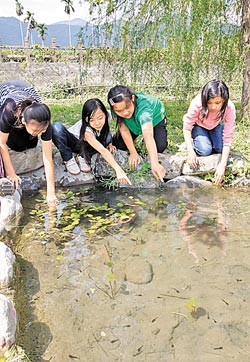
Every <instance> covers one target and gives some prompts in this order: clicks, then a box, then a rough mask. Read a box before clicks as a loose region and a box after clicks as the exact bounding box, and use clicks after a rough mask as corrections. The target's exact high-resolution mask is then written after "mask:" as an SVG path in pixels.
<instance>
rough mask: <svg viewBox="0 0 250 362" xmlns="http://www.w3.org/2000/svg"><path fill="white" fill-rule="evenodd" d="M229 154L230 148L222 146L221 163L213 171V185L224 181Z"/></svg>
mask: <svg viewBox="0 0 250 362" xmlns="http://www.w3.org/2000/svg"><path fill="white" fill-rule="evenodd" d="M229 153H230V146H223V149H222V155H221V161H220V163H219V165H218V167H217V169H216V171H215V183H216V185H220V184H221V182H222V181H223V179H224V176H225V171H226V167H227V160H228V157H229Z"/></svg>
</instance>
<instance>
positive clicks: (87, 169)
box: [77, 156, 91, 172]
mask: <svg viewBox="0 0 250 362" xmlns="http://www.w3.org/2000/svg"><path fill="white" fill-rule="evenodd" d="M77 161H78V163H79V167H80V170H81V171H82V172H90V171H91V167H90V166H89V165H88V164H87V162H86V160H85V158H84V157H82V156H78V157H77Z"/></svg>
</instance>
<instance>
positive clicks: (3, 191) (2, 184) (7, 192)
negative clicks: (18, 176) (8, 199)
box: [0, 177, 16, 196]
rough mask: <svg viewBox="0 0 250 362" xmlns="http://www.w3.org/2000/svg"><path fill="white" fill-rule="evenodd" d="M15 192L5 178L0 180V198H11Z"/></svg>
mask: <svg viewBox="0 0 250 362" xmlns="http://www.w3.org/2000/svg"><path fill="white" fill-rule="evenodd" d="M15 191H16V189H15V187H14V185H13V183H12V182H11V181H10V180H8V179H7V178H5V177H2V178H0V196H12V195H13V194H14V192H15Z"/></svg>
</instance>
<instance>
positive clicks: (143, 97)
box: [108, 85, 167, 182]
mask: <svg viewBox="0 0 250 362" xmlns="http://www.w3.org/2000/svg"><path fill="white" fill-rule="evenodd" d="M108 103H109V105H110V107H111V113H112V116H113V118H114V119H115V120H116V122H117V125H118V132H117V133H116V134H115V135H114V137H113V144H114V146H116V148H117V149H121V150H128V152H129V159H128V162H129V165H130V167H131V168H132V169H135V168H136V167H137V166H138V165H139V163H140V161H141V158H140V156H139V154H138V152H137V151H136V148H135V145H134V140H135V139H136V137H137V136H139V135H141V134H142V135H143V138H144V141H145V144H146V148H147V151H148V155H149V159H150V164H151V170H152V173H153V175H154V176H155V178H156V179H159V180H160V181H162V182H163V178H164V176H165V174H166V170H165V168H164V167H163V166H162V165H161V164H160V163H159V159H158V153H162V152H163V151H164V150H165V149H166V147H167V129H166V123H167V121H166V111H165V108H164V105H163V104H162V102H161V101H160V100H159V99H158V98H157V97H155V96H152V95H149V94H144V93H140V92H133V91H132V90H131V89H130V88H129V87H126V86H122V85H117V86H115V87H113V88H111V89H110V90H109V92H108Z"/></svg>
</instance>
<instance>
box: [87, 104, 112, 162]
mask: <svg viewBox="0 0 250 362" xmlns="http://www.w3.org/2000/svg"><path fill="white" fill-rule="evenodd" d="M98 109H100V110H101V111H102V112H103V113H104V114H105V123H104V126H103V127H102V129H101V131H100V134H99V135H98V134H97V132H96V130H95V129H94V128H93V127H91V125H90V121H91V117H93V115H94V113H95V112H96V111H97V110H98ZM86 127H90V128H91V129H92V130H93V133H94V135H95V137H96V138H97V139H98V141H99V142H100V143H101V144H102V145H103V146H106V139H107V137H108V134H109V122H108V112H107V109H106V107H105V105H104V104H103V103H102V101H101V100H100V99H98V98H91V99H88V100H87V101H86V102H85V103H84V105H83V107H82V126H81V129H80V140H81V151H82V153H84V156H85V157H86V160H87V161H88V162H90V158H91V156H92V154H93V153H94V152H95V150H94V149H93V147H91V146H90V145H89V144H88V142H87V141H85V140H84V137H85V131H86Z"/></svg>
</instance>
